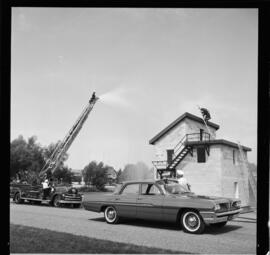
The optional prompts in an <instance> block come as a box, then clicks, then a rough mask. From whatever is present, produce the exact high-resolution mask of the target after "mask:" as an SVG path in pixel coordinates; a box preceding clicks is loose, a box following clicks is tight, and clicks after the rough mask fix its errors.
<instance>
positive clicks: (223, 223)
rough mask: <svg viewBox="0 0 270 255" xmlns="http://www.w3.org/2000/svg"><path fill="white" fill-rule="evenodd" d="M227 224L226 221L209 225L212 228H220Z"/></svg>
mask: <svg viewBox="0 0 270 255" xmlns="http://www.w3.org/2000/svg"><path fill="white" fill-rule="evenodd" d="M226 224H227V221H224V222H219V223H214V224H211V225H212V226H213V227H216V228H222V227H224V226H225V225H226Z"/></svg>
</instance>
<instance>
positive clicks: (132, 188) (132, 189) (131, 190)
mask: <svg viewBox="0 0 270 255" xmlns="http://www.w3.org/2000/svg"><path fill="white" fill-rule="evenodd" d="M121 194H139V184H138V183H136V184H135V183H134V184H128V185H127V186H126V187H125V188H124V190H123V191H122V192H121Z"/></svg>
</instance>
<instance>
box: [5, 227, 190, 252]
mask: <svg viewBox="0 0 270 255" xmlns="http://www.w3.org/2000/svg"><path fill="white" fill-rule="evenodd" d="M10 252H11V253H87V254H89V253H91V254H95V253H103V254H105V253H107V254H119V253H121V254H186V252H182V251H172V250H169V249H160V248H151V247H146V246H139V245H133V244H130V243H120V242H113V241H108V240H101V239H96V238H89V237H85V236H78V235H72V234H68V233H63V232H57V231H51V230H47V229H39V228H33V227H27V226H21V225H15V224H11V225H10Z"/></svg>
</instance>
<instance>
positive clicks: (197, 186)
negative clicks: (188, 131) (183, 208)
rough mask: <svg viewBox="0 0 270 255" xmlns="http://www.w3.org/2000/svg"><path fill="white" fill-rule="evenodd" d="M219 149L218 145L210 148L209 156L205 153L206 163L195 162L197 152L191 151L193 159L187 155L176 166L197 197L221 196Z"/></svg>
mask: <svg viewBox="0 0 270 255" xmlns="http://www.w3.org/2000/svg"><path fill="white" fill-rule="evenodd" d="M220 158H221V149H220V146H218V145H212V146H211V147H210V155H209V156H208V155H207V153H206V162H205V163H198V162H197V150H196V149H193V157H192V156H191V155H190V154H188V155H186V157H185V158H184V159H183V160H182V161H181V162H180V164H179V165H178V166H177V169H181V170H183V171H184V173H185V177H186V178H187V181H188V182H189V183H190V185H191V190H192V191H193V192H195V193H196V194H199V195H215V196H221V195H222V190H221V161H220Z"/></svg>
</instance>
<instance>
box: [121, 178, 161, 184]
mask: <svg viewBox="0 0 270 255" xmlns="http://www.w3.org/2000/svg"><path fill="white" fill-rule="evenodd" d="M157 181H160V180H154V179H144V180H132V181H123V182H122V184H132V183H149V182H150V183H155V182H157Z"/></svg>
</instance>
